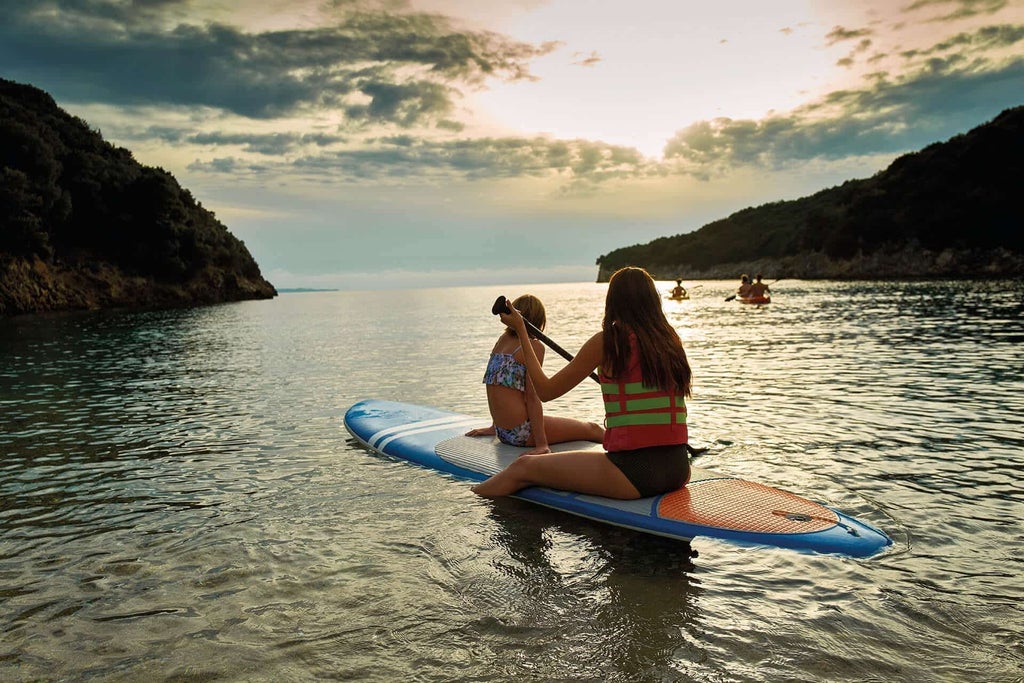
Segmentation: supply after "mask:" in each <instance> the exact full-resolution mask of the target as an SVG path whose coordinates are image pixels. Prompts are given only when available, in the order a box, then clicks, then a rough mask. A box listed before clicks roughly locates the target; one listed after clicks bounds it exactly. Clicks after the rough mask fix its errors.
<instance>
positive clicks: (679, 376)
mask: <svg viewBox="0 0 1024 683" xmlns="http://www.w3.org/2000/svg"><path fill="white" fill-rule="evenodd" d="M501 322H502V323H504V324H505V325H508V326H509V327H510V328H512V329H514V330H515V331H517V332H518V333H519V336H520V337H525V336H526V323H525V322H524V320H523V315H522V313H521V312H520V311H519V309H518V307H513V308H512V310H511V311H510V312H509V313H503V314H501ZM523 352H524V356H525V360H526V368H527V374H528V376H529V377H530V380H531V381H532V382H533V385H534V386H535V387H536V390H537V395H538V396H539V397H540V398H541V400H543V401H550V400H552V399H555V398H558V397H559V396H562V395H563V394H565V393H566V392H568V391H569V390H571V389H572V388H574V387H575V386H577V385H578V384H579V383H580V382H582V381H583V380H585V379H586V378H587V377H588V376H589V374H590V373H591V372H592V371H593V370H595V369H597V370H598V373H599V376H600V380H601V391H602V393H603V397H602V398H603V402H604V410H605V426H606V429H605V432H604V440H603V444H604V450H587V451H563V452H559V453H550V454H547V455H522V456H520V457H518V458H516V459H515V460H513V461H512V462H511V463H510V464H509V465H508V467H506V468H505V469H503V470H502V471H501V472H499V473H497V474H495V475H494V476H492V477H490V478H489V479H487V480H486V481H483V482H481V483H480V484H477V485H476V486H474V487H473V492H474V493H476V494H478V495H481V496H484V497H487V498H495V497H498V496H508V495H511V494H513V493H515V492H516V491H518V490H520V489H522V488H525V487H527V486H548V487H551V488H555V489H561V490H563V491H575V492H579V493H588V494H593V495H599V496H605V497H608V498H617V499H620V500H633V499H636V498H642V497H647V496H656V495H658V494H661V493H666V492H668V491H674V490H676V489H678V488H680V487H682V486H684V485H685V484H686V482H687V481H689V479H690V460H689V455H688V454H687V450H686V443H687V440H688V439H687V428H686V402H685V397H686V396H689V395H690V364H689V362H688V361H687V359H686V352H685V351H683V344H682V342H681V341H680V339H679V334H678V333H677V332H676V331H675V329H674V328H673V327H672V325H671V324H670V323H669V322H668V320H667V319H666V318H665V311H664V310H663V308H662V303H661V295H660V294H659V292H658V289H657V287H656V286H655V284H654V280H653V279H651V276H650V275H649V274H648V273H647V271H646V270H644V269H643V268H633V267H627V268H622V269H621V270H618V271H616V272H615V274H614V275H612V277H611V279H610V280H609V281H608V293H607V295H606V296H605V303H604V320H603V321H602V323H601V330H600V331H599V332H597V334H595V335H594V336H592V337H591V338H590V339H588V340H587V341H586V342H585V343H584V344H583V347H582V348H581V349H580V352H579V353H578V354H577V355H576V357H575V358H573V359H572V360H571V361H569V364H568V365H566V366H565V367H563V368H562V369H561V370H559V371H558V372H556V373H555V374H554V375H552V376H551V377H548V376H547V375H545V374H544V369H543V368H542V367H541V363H540V359H539V358H538V357H537V354H536V350H535V348H534V347H533V346H531V345H526V346H523Z"/></svg>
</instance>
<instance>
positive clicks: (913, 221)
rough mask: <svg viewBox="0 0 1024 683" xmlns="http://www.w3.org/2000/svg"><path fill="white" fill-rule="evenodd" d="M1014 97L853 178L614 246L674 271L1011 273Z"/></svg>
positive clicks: (1021, 239)
mask: <svg viewBox="0 0 1024 683" xmlns="http://www.w3.org/2000/svg"><path fill="white" fill-rule="evenodd" d="M1022 192H1024V107H1016V108H1014V109H1009V110H1006V111H1004V112H1003V113H1002V114H1000V115H999V116H998V117H996V118H995V119H994V120H992V121H991V122H989V123H987V124H985V125H982V126H979V127H978V128H975V129H974V130H972V131H970V132H969V133H966V134H963V135H958V136H956V137H954V138H952V139H951V140H949V141H947V142H944V143H936V144H933V145H931V146H929V147H927V148H925V149H923V150H921V151H919V152H916V153H913V154H907V155H905V156H902V157H900V158H898V159H896V160H895V161H894V162H893V163H892V164H891V165H890V166H889V167H888V168H887V169H885V170H884V171H881V172H879V173H878V174H876V175H875V176H873V177H871V178H868V179H864V180H851V181H848V182H846V183H843V184H842V185H840V186H838V187H832V188H829V189H827V190H822V191H821V192H818V193H816V194H814V195H811V196H809V197H804V198H802V199H797V200H793V201H782V202H775V203H771V204H765V205H763V206H758V207H756V208H749V209H744V210H742V211H739V212H737V213H734V214H733V215H731V216H729V217H728V218H724V219H721V220H718V221H714V222H712V223H709V224H707V225H705V226H704V227H702V228H700V229H699V230H696V231H694V232H691V233H687V234H683V235H675V236H673V237H663V238H659V239H656V240H654V241H652V242H649V243H647V244H642V245H634V246H631V247H624V248H621V249H616V250H615V251H612V252H610V253H608V254H605V255H603V256H600V257H599V258H598V259H597V265H598V266H600V272H599V276H598V279H599V280H605V279H607V277H608V276H609V275H610V274H611V273H612V272H614V271H615V270H616V269H618V268H620V267H622V266H625V265H639V266H644V267H646V268H648V270H650V271H651V272H652V273H653V274H656V275H657V276H659V277H661V278H664V279H670V278H675V277H685V278H700V277H734V276H736V275H737V274H738V273H739V272H741V271H748V270H762V271H763V272H765V273H770V274H771V276H772V277H806V278H815V277H825V278H832V277H867V278H872V277H917V276H956V277H972V276H973V277H993V276H997V277H1005V276H1012V277H1017V276H1020V275H1021V267H1022V265H1024V201H1022V199H1021V194H1022Z"/></svg>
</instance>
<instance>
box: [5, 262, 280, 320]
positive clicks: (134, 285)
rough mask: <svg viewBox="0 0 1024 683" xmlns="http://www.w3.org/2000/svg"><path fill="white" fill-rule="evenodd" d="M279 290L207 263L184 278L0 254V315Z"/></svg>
mask: <svg viewBox="0 0 1024 683" xmlns="http://www.w3.org/2000/svg"><path fill="white" fill-rule="evenodd" d="M276 295H277V290H275V289H274V287H273V285H271V284H270V283H269V282H267V281H266V280H263V279H262V278H260V279H256V280H254V279H251V278H248V277H245V276H243V275H240V274H238V273H236V272H232V271H226V270H220V269H216V268H212V267H210V268H207V269H205V270H203V271H201V272H200V273H198V274H197V275H195V276H193V277H191V278H189V279H187V280H185V281H182V282H161V281H158V280H154V279H152V278H147V277H141V276H137V275H129V274H126V273H124V272H123V271H122V270H121V269H119V268H118V267H116V266H113V265H110V264H108V263H102V262H101V263H90V264H87V265H79V266H62V265H59V264H53V263H47V262H44V261H42V260H40V259H24V258H11V257H8V258H4V259H2V260H0V316H13V315H22V314H28V313H45V312H54V311H76V310H99V309H106V308H138V309H150V308H177V307H186V306H197V305H207V304H215V303H223V302H228V301H239V300H245V299H270V298H272V297H274V296H276Z"/></svg>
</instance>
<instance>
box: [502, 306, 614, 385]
mask: <svg viewBox="0 0 1024 683" xmlns="http://www.w3.org/2000/svg"><path fill="white" fill-rule="evenodd" d="M509 306H511V304H510V303H509V301H508V299H506V298H505V297H503V296H499V297H498V298H497V299H496V300H495V302H494V305H493V306H492V307H491V313H493V314H494V315H498V314H500V313H501V312H502V311H506V312H507V311H508V307H509ZM523 322H524V323H526V331H527V332H529V333H530V334H531V335H533V336H534V337H536V338H537V339H540V340H541V341H542V342H543V343H544V344H546V345H547V346H548V348H550V349H551V350H552V351H554V352H555V353H557V354H558V355H559V356H561V357H562V358H564V359H566V360H572V354H571V353H569V352H568V351H566V350H565V349H563V348H562V347H561V346H559V345H558V344H556V343H555V342H554V341H552V340H551V338H550V337H548V336H547V335H546V334H544V333H543V332H541V331H540V330H538V329H537V326H536V325H534V324H533V323H531V322H530V321H529V320H527V319H526V318H523ZM590 379H592V380H594V381H595V382H597V383H598V384H600V383H601V380H599V379H598V378H597V374H596V373H593V372H592V373H590Z"/></svg>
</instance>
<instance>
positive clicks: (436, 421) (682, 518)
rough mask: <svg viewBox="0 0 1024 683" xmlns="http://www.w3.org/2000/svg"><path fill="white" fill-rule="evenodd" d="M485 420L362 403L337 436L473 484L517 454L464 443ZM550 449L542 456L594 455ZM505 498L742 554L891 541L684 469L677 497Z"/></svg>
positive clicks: (839, 549) (829, 515) (860, 550)
mask: <svg viewBox="0 0 1024 683" xmlns="http://www.w3.org/2000/svg"><path fill="white" fill-rule="evenodd" d="M487 422H488V420H486V419H483V418H479V417H471V416H469V415H461V414H459V413H451V412H447V411H444V410H437V409H435V408H427V407H424V406H418V405H413V404H410V403H397V402H394V401H380V400H366V401H360V402H359V403H356V404H355V405H353V406H352V407H351V408H349V409H348V412H346V413H345V427H346V428H347V429H348V431H349V433H351V434H352V436H354V437H355V438H356V439H357V440H358V441H359V442H360V443H361V444H363V445H364V446H366V447H367V448H369V449H370V450H371V451H373V452H375V453H380V454H383V455H387V456H391V457H394V458H400V459H402V460H408V461H410V462H414V463H416V464H419V465H422V466H424V467H428V468H431V469H435V470H439V471H441V472H447V473H448V474H451V475H454V476H456V477H459V478H462V479H469V480H472V481H482V480H484V479H486V478H487V477H489V476H491V475H492V474H495V473H496V472H499V471H500V470H502V469H504V468H505V466H506V465H508V463H510V462H511V461H513V460H514V459H515V458H516V457H518V456H519V455H521V454H522V453H523V452H524V451H525V449H523V448H516V447H514V446H508V445H506V444H503V443H501V442H500V441H498V440H497V439H496V438H494V437H468V436H464V434H465V433H466V432H467V431H468V430H469V429H472V428H473V427H479V426H481V425H483V424H486V423H487ZM600 447H601V446H600V445H599V444H593V443H589V442H579V441H577V442H573V443H563V444H556V445H554V446H552V450H556V451H561V450H582V449H590V448H593V449H600ZM514 497H515V498H520V499H522V500H527V501H530V502H533V503H538V504H540V505H545V506H547V507H551V508H555V509H558V510H563V511H565V512H569V513H572V514H574V515H579V516H581V517H587V518H589V519H593V520H597V521H600V522H606V523H608V524H614V525H616V526H620V527H625V528H627V529H634V530H636V531H642V532H645V533H649V534H655V535H658V536H666V537H669V538H675V539H678V540H683V541H689V540H691V539H693V538H696V537H698V536H709V537H713V538H720V539H724V540H727V541H734V542H738V543H745V544H757V545H768V546H776V547H780V548H792V549H794V550H802V551H810V552H818V553H835V554H839V555H846V556H849V557H869V556H871V555H874V554H876V553H878V552H880V551H882V550H884V549H885V548H886V547H887V546H889V545H891V544H892V541H891V540H890V539H889V537H888V536H886V535H885V534H884V533H882V532H881V531H879V530H878V529H875V528H874V527H871V526H868V525H867V524H865V523H863V522H860V521H858V520H856V519H853V518H852V517H849V516H847V515H845V514H843V513H842V512H839V511H838V510H834V509H832V508H829V507H826V506H824V505H820V504H818V503H814V502H812V501H810V500H807V499H805V498H801V497H800V496H797V495H794V494H792V493H787V492H785V491H781V490H779V489H775V488H772V487H770V486H765V485H764V484H756V483H754V482H751V481H744V480H742V479H736V478H735V477H729V476H726V475H721V474H716V473H714V472H710V471H708V470H704V469H701V468H697V467H695V468H693V469H692V476H691V478H690V483H689V484H687V485H686V486H685V487H683V488H681V489H679V490H678V491H673V492H671V493H667V494H664V495H661V496H654V497H652V498H640V499H639V500H614V499H611V498H603V497H601V496H590V495H584V494H579V493H569V492H566V491H557V490H554V489H548V488H543V487H539V486H533V487H530V488H526V489H523V490H522V491H519V492H518V493H517V494H516V495H515V496H514Z"/></svg>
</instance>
